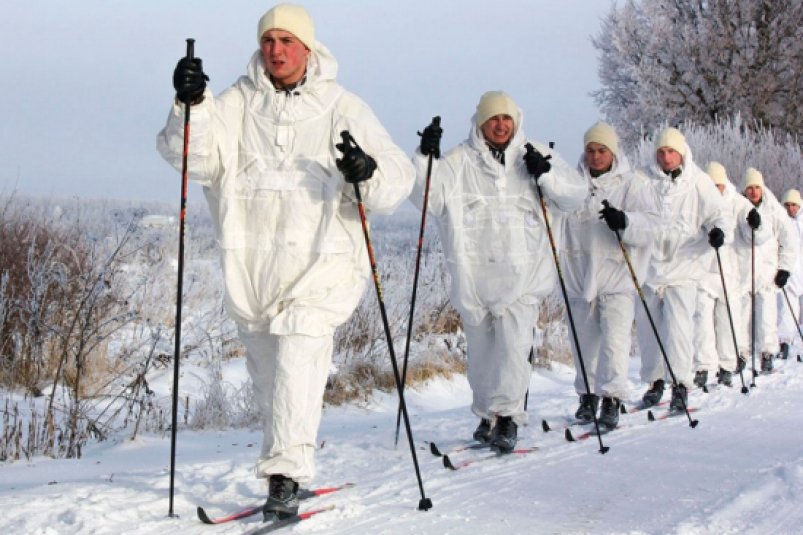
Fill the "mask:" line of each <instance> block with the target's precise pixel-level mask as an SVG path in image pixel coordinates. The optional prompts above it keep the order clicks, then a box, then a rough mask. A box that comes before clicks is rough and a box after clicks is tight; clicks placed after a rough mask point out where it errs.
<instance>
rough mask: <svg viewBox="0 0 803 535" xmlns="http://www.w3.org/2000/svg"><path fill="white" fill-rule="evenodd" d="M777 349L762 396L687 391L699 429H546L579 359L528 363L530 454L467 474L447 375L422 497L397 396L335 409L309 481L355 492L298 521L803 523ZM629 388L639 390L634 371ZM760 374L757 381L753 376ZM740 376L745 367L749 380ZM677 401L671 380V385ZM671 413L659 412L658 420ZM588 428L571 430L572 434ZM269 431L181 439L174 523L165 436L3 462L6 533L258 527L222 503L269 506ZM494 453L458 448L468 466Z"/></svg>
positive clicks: (572, 402)
mask: <svg viewBox="0 0 803 535" xmlns="http://www.w3.org/2000/svg"><path fill="white" fill-rule="evenodd" d="M801 349H803V348H801V346H797V347H795V348H793V350H792V356H793V358H792V359H790V360H787V361H776V366H777V372H776V373H774V374H772V375H769V376H759V377H758V379H757V387H756V388H755V389H752V390H751V392H750V394H749V395H743V394H741V393H740V392H739V388H738V386H740V385H739V384H737V386H736V387H734V388H732V389H726V388H720V387H712V388H711V391H710V393H708V394H705V393H703V392H701V391H700V390H694V391H692V392H691V393H690V397H689V403H690V405H691V406H692V407H693V408H696V409H697V410H696V411H695V412H694V413H693V417H695V418H697V419H699V422H700V423H699V426H698V427H697V428H696V429H692V428H690V427H689V425H688V420H687V419H686V417H685V416H678V417H674V418H670V419H667V420H662V421H657V422H648V420H647V413H646V411H642V412H637V413H634V414H630V415H623V416H622V418H621V421H620V423H621V425H622V428H621V429H619V430H617V431H615V432H613V433H610V434H608V435H606V436H604V437H603V440H604V443H605V445H607V446H610V451H609V452H608V453H607V454H605V455H601V454H600V453H599V452H598V449H599V445H598V443H597V441H596V439H595V438H592V439H590V440H583V441H579V442H575V443H568V442H566V441H565V440H564V438H563V435H562V432H561V431H560V430H555V431H553V432H550V433H544V432H543V431H542V429H541V425H540V423H541V419H542V418H546V419H547V420H548V421H550V422H551V423H552V424H553V425H554V426H555V427H557V426H558V425H559V424H560V422H561V421H566V419H567V418H568V417H569V416H570V415H571V414H572V413H573V411H574V410H575V408H576V399H575V396H574V393H573V388H572V379H573V371H572V370H571V369H567V368H559V369H555V370H553V371H537V372H535V373H533V376H532V383H531V388H530V399H529V415H530V425H528V426H527V427H524V428H521V429H520V430H519V436H520V441H519V444H520V446H522V447H524V446H532V445H536V446H539V448H540V449H539V450H538V451H537V452H534V453H530V454H527V455H511V456H507V457H504V458H493V459H488V460H484V461H481V462H477V463H474V464H471V465H470V466H467V467H465V468H462V469H460V470H458V471H456V472H454V471H450V470H447V469H445V468H443V466H442V464H441V459H440V458H437V457H435V456H433V455H432V454H430V453H429V450H428V444H427V442H428V441H434V442H436V443H437V445H438V446H439V448H441V449H443V450H448V449H450V448H451V447H455V446H457V445H459V444H462V443H464V442H465V439H467V438H468V437H470V435H471V432H472V431H473V429H474V427H475V426H476V423H477V419H476V418H475V417H474V416H472V415H471V414H470V411H469V409H468V405H469V402H470V391H469V389H468V386H467V384H466V382H465V379H464V378H458V379H455V380H452V381H448V382H447V381H435V382H432V383H430V384H429V385H428V386H427V387H426V388H423V389H421V390H419V391H410V392H409V393H408V405H409V409H410V414H411V420H412V426H413V433H414V435H415V438H416V453H417V455H418V461H419V464H420V468H421V473H422V476H423V483H424V491H425V494H426V496H427V497H428V498H430V499H431V500H432V502H433V504H434V507H433V508H432V509H431V510H430V511H428V512H421V511H418V510H417V509H416V508H417V506H418V502H419V500H420V498H421V494H420V491H419V487H418V484H417V481H416V477H415V472H414V468H413V463H412V461H411V457H410V450H409V447H408V444H407V442H406V439H405V435H404V430H403V429H402V434H401V437H400V441H399V445H398V446H397V447H394V444H393V438H394V428H395V407H396V398H395V397H394V396H385V397H381V398H378V399H377V400H375V403H374V405H373V406H371V407H368V408H357V407H353V406H352V407H347V408H336V409H328V410H327V411H326V412H325V415H324V421H323V424H322V427H321V432H320V435H319V440H320V442H321V443H322V448H321V449H320V451H319V455H318V475H317V477H316V480H315V482H314V486H330V485H338V484H342V483H345V482H354V483H356V487H354V488H353V489H348V490H344V491H341V492H339V493H336V494H333V495H329V496H326V497H321V498H317V499H315V500H314V501H309V502H305V503H303V506H302V510H303V509H306V508H310V507H317V506H319V505H325V504H330V503H331V504H336V509H335V510H333V511H331V512H327V513H324V514H321V515H319V516H316V517H314V518H313V519H310V520H308V521H305V522H303V523H301V524H298V525H296V526H295V527H291V528H285V529H284V530H283V531H284V532H292V533H327V534H346V533H348V534H354V533H370V534H382V533H387V534H397V533H414V534H416V535H427V534H438V535H441V534H444V533H451V534H474V533H476V534H492V533H494V534H495V533H536V534H538V533H681V534H692V533H694V534H697V533H710V534H723V533H756V534H767V533H802V532H803V508H801V507H800V496H801V493H803V431H802V430H803V411H801V410H800V404H801V399H803V364H801V363H798V362H797V361H796V360H794V356H795V355H797V353H803V351H801ZM637 372H638V360H633V362H632V366H631V379H633V391H632V392H633V399H632V400H629V401H630V402H631V405H632V404H633V403H635V402H636V401H637V399H638V398H639V396H640V394H641V391H642V390H643V387H642V385H641V384H639V383H638V382H637V380H636V378H637ZM745 378H746V379H748V380H749V376H748V375H746V376H745ZM737 381H738V377H737ZM667 395H668V392H667ZM661 412H662V410H661V409H659V410H658V411H656V415H659V414H660V413H661ZM582 431H583V430H582V429H574V432H575V434H576V435H580V434H581V433H582ZM259 443H260V436H259V434H258V433H256V432H251V431H245V430H240V431H223V432H211V431H208V432H182V433H180V435H179V441H178V459H177V463H178V470H177V475H176V495H175V505H174V509H175V512H176V513H177V514H178V515H180V516H179V518H168V517H167V512H168V485H169V478H168V467H169V451H170V441H169V437H164V438H162V437H146V438H141V439H137V441H135V442H130V441H126V442H119V443H111V442H105V443H102V444H99V445H93V446H92V447H91V448H87V450H86V451H85V452H84V457H83V459H81V460H79V461H70V460H58V461H56V460H50V459H45V458H38V459H36V460H35V461H34V462H30V463H26V462H16V463H8V464H3V465H0V509H1V510H2V516H0V532H2V533H13V534H43V535H44V534H47V535H49V534H68V533H80V534H119V533H125V534H128V533H131V534H156V533H158V534H168V533H171V534H172V533H182V534H184V533H209V534H213V533H214V534H223V533H225V534H235V533H247V532H249V531H251V530H253V529H254V528H256V527H258V526H259V525H260V518H259V516H255V517H252V518H250V519H247V520H241V521H239V522H233V523H229V524H224V525H219V526H206V525H203V524H201V523H200V522H199V521H198V519H197V518H196V516H195V507H196V506H197V505H203V506H205V507H206V509H207V511H208V512H209V513H210V515H219V514H223V513H227V512H232V511H233V510H235V509H238V508H239V507H241V506H243V505H249V504H259V503H260V502H261V501H262V500H263V496H264V493H265V490H264V484H263V483H262V482H261V481H258V480H256V479H254V478H253V473H252V466H253V461H254V458H255V456H256V452H257V450H258V448H259ZM485 456H488V452H487V451H464V452H459V453H455V454H454V455H453V456H452V460H453V461H454V462H455V464H458V463H460V462H461V461H463V460H466V459H469V458H472V457H485Z"/></svg>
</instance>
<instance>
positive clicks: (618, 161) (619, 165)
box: [577, 154, 633, 178]
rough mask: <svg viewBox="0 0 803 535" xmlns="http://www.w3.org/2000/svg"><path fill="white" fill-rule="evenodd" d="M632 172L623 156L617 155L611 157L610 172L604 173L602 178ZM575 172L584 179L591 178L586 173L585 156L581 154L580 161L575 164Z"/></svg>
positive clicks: (625, 157) (628, 162) (627, 160)
mask: <svg viewBox="0 0 803 535" xmlns="http://www.w3.org/2000/svg"><path fill="white" fill-rule="evenodd" d="M632 170H633V168H632V167H631V165H630V160H629V159H628V158H627V156H625V155H624V154H621V155H617V156H614V157H613V165H612V166H611V170H610V171H608V172H607V173H605V174H604V175H602V176H608V175H611V176H614V175H617V176H621V175H624V174H626V173H629V172H631V171H632ZM577 171H578V172H579V173H580V174H581V175H582V176H584V177H586V178H591V173H590V172H589V171H588V167H586V162H585V155H584V154H581V155H580V159H579V160H578V162H577Z"/></svg>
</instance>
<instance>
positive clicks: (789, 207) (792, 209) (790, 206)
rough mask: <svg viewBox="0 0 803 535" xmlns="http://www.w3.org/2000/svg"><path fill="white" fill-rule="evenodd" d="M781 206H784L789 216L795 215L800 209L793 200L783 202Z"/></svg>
mask: <svg viewBox="0 0 803 535" xmlns="http://www.w3.org/2000/svg"><path fill="white" fill-rule="evenodd" d="M783 207H784V208H786V213H787V214H789V217H797V213H798V212H799V211H800V205H799V204H795V203H793V202H785V203H783Z"/></svg>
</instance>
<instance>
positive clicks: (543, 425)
mask: <svg viewBox="0 0 803 535" xmlns="http://www.w3.org/2000/svg"><path fill="white" fill-rule="evenodd" d="M541 429H543V430H544V433H549V432H550V431H552V428H551V427H549V424H548V423H546V420H541Z"/></svg>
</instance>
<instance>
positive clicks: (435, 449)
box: [429, 442, 443, 457]
mask: <svg viewBox="0 0 803 535" xmlns="http://www.w3.org/2000/svg"><path fill="white" fill-rule="evenodd" d="M429 451H430V453H432V455H434V456H435V457H443V453H441V450H439V449H438V446H436V445H435V443H434V442H430V443H429Z"/></svg>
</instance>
